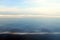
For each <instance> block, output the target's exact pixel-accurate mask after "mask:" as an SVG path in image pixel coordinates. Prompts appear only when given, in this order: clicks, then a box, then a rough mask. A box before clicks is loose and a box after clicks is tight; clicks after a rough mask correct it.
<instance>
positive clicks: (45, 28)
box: [0, 18, 60, 33]
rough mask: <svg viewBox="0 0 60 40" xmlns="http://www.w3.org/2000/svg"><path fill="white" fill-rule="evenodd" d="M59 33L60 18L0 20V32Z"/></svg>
mask: <svg viewBox="0 0 60 40" xmlns="http://www.w3.org/2000/svg"><path fill="white" fill-rule="evenodd" d="M6 31H9V32H36V33H39V32H60V18H0V32H6Z"/></svg>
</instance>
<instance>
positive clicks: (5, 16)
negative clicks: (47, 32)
mask: <svg viewBox="0 0 60 40" xmlns="http://www.w3.org/2000/svg"><path fill="white" fill-rule="evenodd" d="M25 17H32V18H33V17H43V18H49V17H50V18H60V16H52V15H18V14H17V15H0V18H25Z"/></svg>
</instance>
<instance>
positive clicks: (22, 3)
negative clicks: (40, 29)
mask: <svg viewBox="0 0 60 40" xmlns="http://www.w3.org/2000/svg"><path fill="white" fill-rule="evenodd" d="M0 14H22V15H24V14H28V15H32V14H36V15H49V16H60V0H0Z"/></svg>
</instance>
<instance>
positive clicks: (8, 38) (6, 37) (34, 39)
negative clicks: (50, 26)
mask: <svg viewBox="0 0 60 40" xmlns="http://www.w3.org/2000/svg"><path fill="white" fill-rule="evenodd" d="M0 40H60V36H59V35H52V34H43V35H41V34H33V35H32V34H30V35H29V34H26V35H18V34H0Z"/></svg>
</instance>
